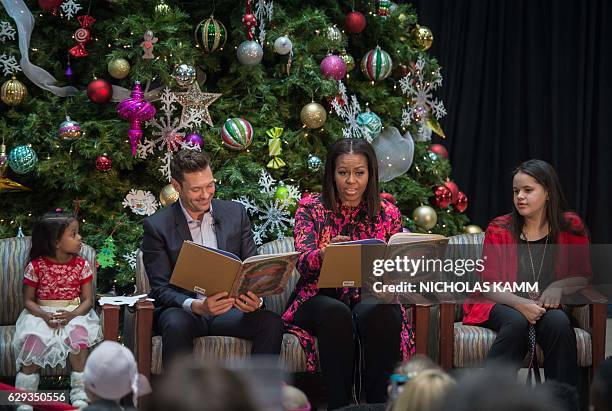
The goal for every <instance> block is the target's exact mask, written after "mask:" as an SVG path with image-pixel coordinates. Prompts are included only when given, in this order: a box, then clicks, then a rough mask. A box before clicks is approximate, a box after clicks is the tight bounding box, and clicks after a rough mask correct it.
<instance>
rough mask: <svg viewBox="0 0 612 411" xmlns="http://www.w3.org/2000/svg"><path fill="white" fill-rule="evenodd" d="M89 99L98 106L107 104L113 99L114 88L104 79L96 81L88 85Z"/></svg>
mask: <svg viewBox="0 0 612 411" xmlns="http://www.w3.org/2000/svg"><path fill="white" fill-rule="evenodd" d="M87 97H89V99H90V100H91V101H93V102H94V103H96V104H106V103H108V102H109V101H111V98H113V86H111V84H110V83H109V82H108V81H106V80H104V79H101V78H99V79H95V80H93V81H92V82H91V83H89V84H88V85H87Z"/></svg>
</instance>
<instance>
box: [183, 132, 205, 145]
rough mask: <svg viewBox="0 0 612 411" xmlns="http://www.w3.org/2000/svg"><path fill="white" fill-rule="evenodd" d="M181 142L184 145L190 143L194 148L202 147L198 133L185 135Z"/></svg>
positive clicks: (202, 141)
mask: <svg viewBox="0 0 612 411" xmlns="http://www.w3.org/2000/svg"><path fill="white" fill-rule="evenodd" d="M183 141H184V142H185V143H191V144H193V145H194V146H198V147H202V145H204V140H203V139H202V136H201V135H199V134H198V133H189V134H187V135H186V136H185V137H184V138H183Z"/></svg>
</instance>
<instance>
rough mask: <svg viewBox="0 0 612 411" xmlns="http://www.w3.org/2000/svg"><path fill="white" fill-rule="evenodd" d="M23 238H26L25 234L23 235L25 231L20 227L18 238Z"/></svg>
mask: <svg viewBox="0 0 612 411" xmlns="http://www.w3.org/2000/svg"><path fill="white" fill-rule="evenodd" d="M23 237H25V234H23V229H22V228H21V226H19V228H18V229H17V238H23Z"/></svg>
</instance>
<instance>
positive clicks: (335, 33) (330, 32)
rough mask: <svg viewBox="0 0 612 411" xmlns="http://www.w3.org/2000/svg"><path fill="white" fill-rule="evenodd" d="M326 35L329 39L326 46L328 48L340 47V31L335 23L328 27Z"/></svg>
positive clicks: (335, 48)
mask: <svg viewBox="0 0 612 411" xmlns="http://www.w3.org/2000/svg"><path fill="white" fill-rule="evenodd" d="M326 37H327V40H328V41H329V47H328V48H329V49H330V50H337V49H338V48H340V45H341V44H342V32H341V31H340V29H339V28H338V27H337V26H336V25H335V24H334V25H333V26H331V27H328V29H327V33H326Z"/></svg>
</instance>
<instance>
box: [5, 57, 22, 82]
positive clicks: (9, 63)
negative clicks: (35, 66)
mask: <svg viewBox="0 0 612 411" xmlns="http://www.w3.org/2000/svg"><path fill="white" fill-rule="evenodd" d="M0 68H1V69H2V72H3V74H4V75H5V76H10V75H11V74H15V73H16V72H18V71H21V67H19V64H18V63H17V60H16V59H15V56H7V55H6V54H4V53H2V54H0Z"/></svg>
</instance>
